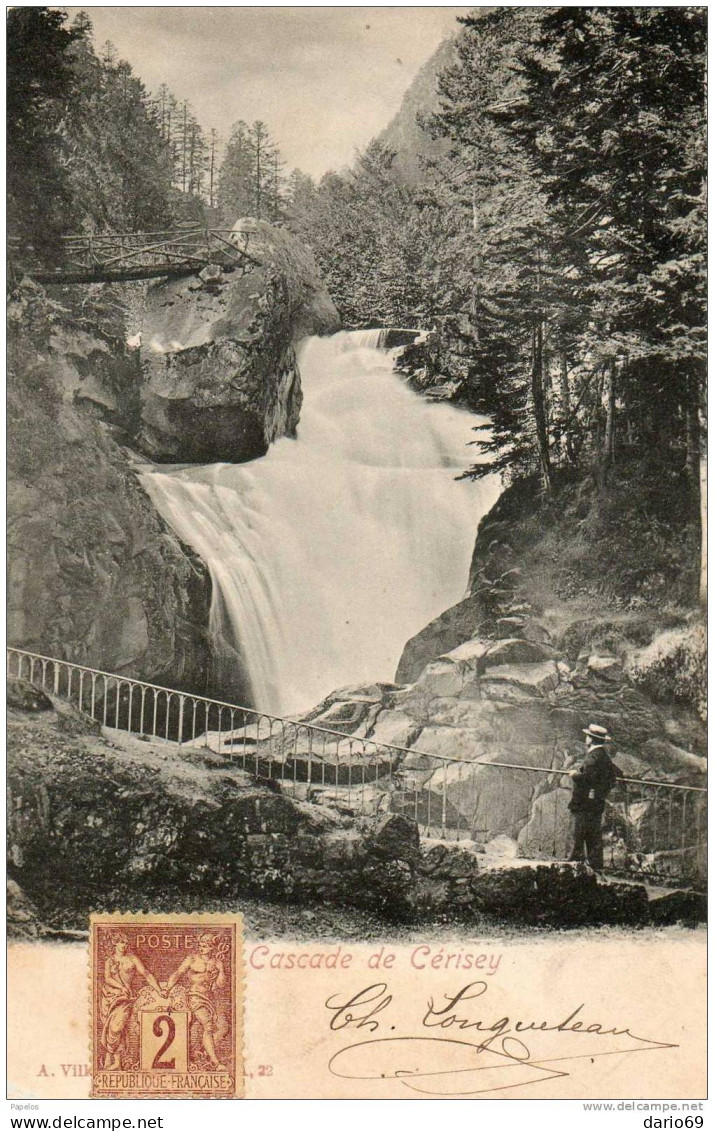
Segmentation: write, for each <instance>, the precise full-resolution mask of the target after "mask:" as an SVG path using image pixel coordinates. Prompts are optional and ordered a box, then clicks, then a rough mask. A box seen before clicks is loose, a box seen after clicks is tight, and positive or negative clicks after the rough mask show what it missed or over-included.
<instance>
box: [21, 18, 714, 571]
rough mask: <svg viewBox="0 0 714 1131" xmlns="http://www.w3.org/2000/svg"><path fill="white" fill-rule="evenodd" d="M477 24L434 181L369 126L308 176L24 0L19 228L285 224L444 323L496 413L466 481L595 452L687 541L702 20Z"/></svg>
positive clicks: (691, 510) (350, 305)
mask: <svg viewBox="0 0 714 1131" xmlns="http://www.w3.org/2000/svg"><path fill="white" fill-rule="evenodd" d="M460 22H461V24H462V25H463V26H462V29H461V31H460V33H459V35H458V37H457V39H456V41H455V44H454V47H453V50H451V49H450V51H449V57H450V58H455V60H456V61H455V62H454V63H451V64H449V63H447V65H446V66H445V67H444V69H443V70H442V71H441V73H440V77H439V83H438V97H437V98H436V100H435V104H434V105H433V106H432V107H430V108H429V110H428V112H426V113H425V114H424V116H423V119H422V121H421V127H422V129H423V130H424V131H425V132H426V134H428V136H429V138H430V139H431V140H432V141H433V142H435V143H438V144H437V145H436V147H435V146H434V145H432V146H431V148H430V152H431V154H432V156H426V157H424V158H423V159H422V162H421V166H422V167H421V172H420V173H419V175H417V176H414V175H410V176H406V175H405V173H404V167H403V166H404V162H400V161H399V160H395V156H396V155H395V152H394V150H392V149H390V148H389V147H388V146H386V145H385V144H384V143H382V142H379V141H373V142H372V143H371V144H370V145H369V146H367V148H366V149H365V150H364V152H362V153H361V154H360V155H359V156H358V157H357V159H356V161H355V163H354V165H353V167H352V168H351V169H348V170H343V171H340V172H329V173H327V174H326V175H325V176H324V177H323V178H322V180H321V181H320V182H319V184H316V183H315V182H314V181H313V180H312V179H311V178H310V177H308V176H306V175H304V174H303V173H301V172H300V171H299V170H294V171H293V172H292V173H290V174H289V175H288V176H286V174H285V165H284V161H283V159H282V157H281V155H280V153H279V150H278V148H277V146H276V145H275V143H274V141H273V140H272V139H271V137H270V133H269V130H268V127H267V126H266V125H265V123H264V122H262V121H256V122H254V123H252V124H249V123H247V122H245V121H242V120H239V121H237V122H236V124H235V125H234V127H233V129H232V132H231V136H230V137H229V138H228V139H225V140H224V142H223V143H222V144H221V141H220V139H218V137H217V134H216V131H215V130H210V131H208V132H206V131H205V130H204V129H202V127H201V126H200V125H199V124H198V122H197V121H196V119H195V117H194V115H193V113H192V111H191V108H190V106H189V105H188V103H187V102H185V101H183V102H182V101H181V100H180V99H177V98H176V97H174V95H173V94H172V93H171V92H170V91H169V90H168V89H167V88H166V87H162V88H160V89H159V90H158V91H157V92H155V93H153V94H152V93H149V92H147V90H146V89H145V87H144V85H143V84H142V82H141V81H140V80H139V79H138V78H137V77H136V76H135V75H134V74H133V73H132V70H131V67H130V66H129V64H128V63H126V62H124V61H122V60H120V59H118V58H117V56H116V51H115V50H114V49H113V48H112V46H111V44H106V45H104V47H102V48H101V49H100V50H99V51H96V50H95V48H94V47H93V45H92V34H91V33H92V29H91V23H90V21H89V19H88V18H87V17H86V15H84V14H81V15H80V16H78V17H77V18H76V19H75V20H74V21H73V22H72V23H71V24H69V25H68V24H67V20H66V17H65V15H64V14H63V13H62V12H60V11H56V10H52V9H43V8H15V9H12V10H11V11H10V13H9V20H8V62H9V70H10V74H11V82H10V84H9V90H8V128H9V160H8V189H9V211H8V215H9V229H10V234H11V235H14V236H16V237H19V239H20V241H21V242H22V243H23V244H24V245H25V246H27V245H28V244H29V245H31V246H32V247H33V248H34V249H35V250H34V254H36V255H38V256H40V257H42V258H44V259H51V258H52V256H53V255H56V254H57V248H58V243H59V241H58V237H59V236H61V235H62V234H65V233H67V232H68V231H77V230H84V231H92V230H96V231H101V230H107V229H109V230H111V229H115V230H116V229H118V230H141V229H150V228H160V227H163V226H168V225H171V224H174V223H176V222H177V221H182V220H192V221H200V222H212V223H219V224H232V223H233V222H234V220H235V219H236V217H237V216H239V215H245V214H249V215H254V216H258V217H263V218H265V219H269V220H272V221H273V222H277V223H282V224H286V225H287V226H288V227H290V228H291V229H292V230H293V231H295V232H296V233H298V234H300V235H302V236H303V237H304V238H305V240H306V242H308V243H309V244H310V245H311V246H312V248H313V250H314V251H315V254H316V257H317V259H318V263H319V265H320V268H321V271H322V273H323V276H324V278H325V280H326V282H327V286H328V289H329V290H330V293H331V294H332V296H333V298H334V300H335V303H336V304H337V307H338V309H339V311H340V313H341V315H342V318H343V320H344V323H345V325H347V326H357V327H358V326H380V325H381V326H388V325H393V326H394V325H396V326H420V327H426V328H430V329H432V330H434V334H433V335H432V336H431V338H430V341H429V342H428V344H427V345H426V346H422V347H421V348H420V349H417V350H414V351H412V353H411V355H410V354H409V353H407V355H406V356H405V360H404V365H405V367H406V369H407V372H408V373H409V374H410V375H411V376H412V377H414V375H415V374H416V375H418V377H419V379H420V380H421V381H422V382H424V381H426V382H429V381H431V382H433V383H437V384H438V383H439V382H442V383H445V382H449V383H450V385H451V387H452V388H453V389H454V390H456V393H455V395H456V397H457V399H458V400H460V401H461V402H462V403H464V404H465V405H467V406H468V407H469V408H471V409H473V410H475V411H477V412H479V413H482V414H483V415H485V416H487V417H488V419H489V421H490V425H489V435H488V438H487V442H486V445H485V458H484V459H481V460H480V462H477V463H474V465H473V466H472V467H471V468H469V469H467V471H466V474H468V475H471V476H479V475H482V474H486V473H488V472H490V471H493V470H498V471H500V472H502V473H503V475H504V477H505V481H506V482H509V481H513V480H515V479H519V478H524V477H529V476H534V475H535V476H537V477H538V479H539V481H540V485H541V490H542V492H543V494H544V495H545V496H546V497H548V496H550V495H551V494H552V493H553V492H554V491H556V490H557V487H558V484H559V483H560V482H562V481H563V480H566V481H567V480H569V479H572V477H573V476H574V475H575V476H577V475H579V474H581V473H582V472H583V470H587V471H588V472H592V471H594V473H595V475H596V478H597V481H598V483H599V484H600V485H603V484H604V483H605V482H606V480H607V479H608V477H609V478H610V479H611V480H612V472H613V469H614V468H615V467H617V468H618V475H623V474H626V473H627V469H630V470H631V469H633V468H635V469H637V471H636V475H637V476H639V477H640V480H641V479H642V475H643V474H644V471H643V470H642V469H645V471H646V470H647V468H650V467H653V468H654V470H655V473H656V474H655V476H654V478H652V479H651V480H650V481H649V482H648V483H647V484H645V485H644V486H643V484H642V482H639V484H638V485H637V490H636V491H635V495H637V497H641V495H642V491H643V490H644V492H645V495H646V503H645V504H643V505H644V506H645V509H646V510H647V512H648V513H651V515H652V516H653V523H654V527H655V528H656V527H657V526H658V524H659V526H660V527H661V528H662V533H661V537H660V538H659V542H660V543H661V545H660V546H659V548H658V550H657V552H658V553H660V556H661V555H662V554H664V555H665V556H666V553H667V552H668V551H667V549H666V547H667V545H668V544H670V543H671V541H672V534H671V525H672V524H671V520H672V515H673V514H675V513H676V514H677V515H679V516H681V520H682V522H686V523H689V524H690V526H691V527H692V528H694V527H698V526H699V512H700V503H701V489H700V461H701V457H702V453H703V450H704V444H705V439H704V435H703V429H704V412H705V406H704V397H705V375H706V368H705V337H704V333H705V331H704V326H705V317H704V311H705V238H706V227H705V198H704V174H705V144H706V143H705V128H704V109H705V104H704V69H705V50H706V13H705V11H704V9H702V8H697V7H677V8H656V7H646V8H635V7H619V8H612V7H610V8H588V7H578V8H517V7H516V8H501V9H492V10H489V11H487V12H486V13H485V14H484V13H481V12H476V13H474V14H473V15H470V16H467V17H465V18H463V19H462V20H461V21H460ZM427 149H428V147H427ZM435 152H438V156H437V157H434V156H433V154H434V153H435ZM481 450H482V452H483V449H481ZM658 537H659V536H658ZM662 576H666V571H665V573H664V574H663V575H662Z"/></svg>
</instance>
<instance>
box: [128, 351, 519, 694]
mask: <svg viewBox="0 0 714 1131" xmlns="http://www.w3.org/2000/svg"><path fill="white" fill-rule="evenodd" d="M378 342H379V331H369V330H366V331H353V332H343V333H340V334H335V335H334V336H333V337H331V338H309V339H307V340H306V341H305V342H303V344H302V346H301V348H300V353H299V364H300V373H301V377H302V385H303V393H304V402H303V407H302V415H301V419H300V424H299V426H298V435H297V439H287V438H283V439H281V440H279V441H278V442H277V443H275V444H273V445H272V446H271V448H270V450H269V451H268V453H267V455H265V456H263V457H262V458H261V459H257V460H253V461H252V462H250V463H244V464H224V463H221V464H212V465H210V466H205V467H196V466H194V467H189V468H186V467H181V468H167V467H158V466H157V467H155V468H153V469H152V470H151V471H149V472H147V473H146V474H145V475H144V476H143V482H144V484H145V486H146V487H147V489H148V491H149V493H150V495H151V497H152V499H153V500H154V502H155V504H156V506H157V507H158V509H159V510H160V512H161V513H162V514H163V515H164V517H165V518H166V519H167V521H168V522H169V523H170V524H171V526H172V527H173V528H174V529H175V530H176V532H177V533H178V534H179V536H180V537H181V538H182V539H183V540H184V541H185V542H188V543H189V544H190V545H192V546H193V547H194V548H195V549H196V551H197V552H198V554H199V555H200V556H201V558H202V559H203V561H204V562H205V563H206V564H207V566H208V568H209V569H210V572H211V577H212V580H213V590H214V594H213V603H212V608H211V623H210V629H211V634H212V637H213V643H214V649H215V650H216V652H217V653H218V655H219V663H218V668H217V671H215V672H214V673H213V678H212V685H213V687H214V693H215V689H216V688H217V687H220V690H221V694H222V695H223V696H224V697H226V698H230V699H232V700H235V699H236V698H239V696H242V697H243V698H245V697H246V695H248V694H250V695H251V696H252V700H253V703H254V705H256V706H258V707H259V708H260V709H261V710H265V711H270V712H272V713H275V714H289V713H294V712H297V711H300V710H305V709H307V708H308V707H310V706H313V705H314V704H315V703H317V702H318V701H319V700H320V699H322V698H323V697H324V696H325V695H326V694H327V693H328V692H329V691H331V690H333V689H335V688H338V687H341V686H344V685H347V684H355V683H359V682H363V681H366V680H369V681H374V680H383V681H391V680H393V679H394V674H395V671H396V667H397V663H398V661H399V657H400V655H401V652H402V649H403V647H404V644H405V643H406V641H407V640H408V639H409V637H411V636H413V635H414V634H415V633H416V632H418V631H419V630H420V629H422V628H423V627H424V626H425V625H426V624H427V623H428V622H429V621H430V620H432V619H433V618H434V617H435V616H437V615H438V614H439V613H441V612H443V610H444V609H446V608H448V607H449V606H450V605H452V604H454V603H455V602H456V601H458V600H460V599H461V598H462V597H463V596H464V595H465V591H466V584H467V579H468V570H469V563H470V559H471V553H472V550H473V544H474V538H475V533H476V526H477V524H478V520H479V519H480V518H481V516H482V515H483V514H484V513H485V512H486V511H487V510H488V509H489V508H490V507H491V506H492V505H493V503H494V502H495V500H496V498H497V496H498V493H499V489H500V488H499V484H498V482H497V480H496V479H495V477H489V478H488V479H487V480H482V481H480V482H468V481H461V482H457V481H456V480H455V476H456V475H457V474H458V473H459V471H461V470H463V468H464V467H465V466H467V464H468V463H469V462H470V460H471V459H472V458H473V455H474V450H473V448H470V449H468V448H466V446H465V445H466V443H467V442H468V441H470V440H473V439H474V433H473V431H472V429H473V427H474V425H475V424H477V423H478V420H477V419H476V418H475V417H474V416H473V415H471V414H468V413H465V412H462V411H459V410H458V409H455V408H454V407H453V406H451V405H446V404H436V403H429V402H428V401H426V400H425V399H424V398H423V397H420V396H419V395H418V394H416V393H414V392H413V391H412V390H410V389H409V388H408V387H407V386H406V385H405V383H404V381H403V379H402V378H400V377H399V376H397V375H396V374H395V373H394V371H393V358H392V357H391V355H390V354H389V353H387V352H385V351H383V350H379V349H378V348H377V346H378ZM220 657H222V660H221V659H220ZM236 657H238V658H239V659H238V663H239V664H240V665H244V666H245V667H247V669H248V672H249V677H250V688H247V687H246V686H245V685H242V686H241V685H240V683H239V681H237V680H236V679H235V678H233V682H231V681H232V674H231V673H235V671H236V666H237V664H236ZM231 692H233V694H231Z"/></svg>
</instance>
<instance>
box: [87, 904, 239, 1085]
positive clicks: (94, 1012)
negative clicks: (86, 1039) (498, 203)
mask: <svg viewBox="0 0 714 1131" xmlns="http://www.w3.org/2000/svg"><path fill="white" fill-rule="evenodd" d="M90 955H91V974H90V976H91V1003H90V1008H91V1018H90V1020H91V1032H92V1092H91V1094H92V1096H94V1097H96V1098H113V1099H121V1098H127V1099H131V1098H139V1097H143V1098H147V1097H175V1098H178V1097H184V1096H186V1097H189V1096H194V1097H196V1098H203V1099H210V1098H216V1099H227V1098H239V1097H241V1096H242V1095H243V932H242V921H241V918H240V916H238V915H204V914H186V915H168V914H167V915H141V914H111V915H92V916H91V917H90Z"/></svg>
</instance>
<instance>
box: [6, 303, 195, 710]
mask: <svg viewBox="0 0 714 1131" xmlns="http://www.w3.org/2000/svg"><path fill="white" fill-rule="evenodd" d="M84 300H85V301H87V296H86V295H85V296H84ZM8 345H9V360H10V364H9V373H8V426H9V436H8V471H9V487H8V514H9V523H8V551H9V564H8V640H9V642H10V643H11V644H13V645H16V646H18V647H21V648H25V649H27V650H29V651H36V652H42V653H44V654H46V655H47V654H49V655H53V656H58V657H60V658H62V657H66V658H68V659H69V658H71V659H72V660H74V661H76V662H77V663H80V664H85V665H87V666H90V667H95V668H100V669H104V670H109V671H117V672H126V673H127V674H131V675H135V676H139V677H143V678H145V679H149V680H151V681H153V682H158V683H166V682H169V683H170V684H171V685H172V686H180V687H182V688H187V689H188V688H190V689H192V690H194V691H200V690H202V689H203V688H204V686H205V673H206V671H207V667H208V647H207V640H206V626H207V624H208V611H209V606H210V591H211V585H210V579H209V576H208V572H207V570H206V569H205V567H204V566H203V564H202V563H201V562H200V561H199V560H198V559H197V558H196V556H195V555H194V554H193V552H192V551H191V550H189V549H188V548H187V547H185V546H184V545H183V544H182V543H181V542H180V541H179V539H178V538H177V537H176V535H175V534H173V533H172V532H171V531H170V530H169V529H168V528H167V526H166V524H165V523H164V522H163V520H162V519H161V518H160V517H159V515H158V514H157V513H156V511H155V510H154V508H153V506H152V504H151V502H150V500H149V498H148V497H147V495H146V494H145V493H144V491H143V490H142V488H141V487H140V486H139V483H138V481H137V479H136V476H135V475H134V473H133V471H132V469H131V464H130V462H129V459H128V457H127V453H126V450H125V448H124V447H123V446H121V445H122V444H123V443H124V442H125V441H126V438H127V435H126V431H124V430H123V426H126V424H127V422H129V421H130V420H131V418H132V412H133V405H134V403H135V394H136V389H137V384H138V371H137V368H136V364H135V360H134V358H133V356H132V354H131V353H129V352H128V351H127V350H126V349H125V347H124V344H123V339H122V338H121V337H120V336H119V333H118V332H117V334H116V335H115V336H111V335H109V334H106V333H105V334H104V335H102V334H99V333H98V332H95V331H93V330H92V329H91V327H90V326H89V325H86V326H85V325H83V324H82V321H81V317H80V316H79V314H78V313H77V312H76V311H72V310H71V309H69V308H68V307H67V306H64V305H63V306H59V305H57V304H55V303H53V302H51V301H50V300H48V298H47V296H46V295H45V294H44V292H42V291H41V290H40V289H39V288H34V287H32V286H29V287H27V286H25V287H23V288H21V292H20V294H19V295H18V296H16V298H15V300H14V301H13V302H12V303H11V306H10V320H9V341H8Z"/></svg>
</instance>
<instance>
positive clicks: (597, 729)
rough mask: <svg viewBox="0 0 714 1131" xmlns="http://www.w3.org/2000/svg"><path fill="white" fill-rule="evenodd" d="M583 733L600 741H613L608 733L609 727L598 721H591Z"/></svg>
mask: <svg viewBox="0 0 714 1131" xmlns="http://www.w3.org/2000/svg"><path fill="white" fill-rule="evenodd" d="M583 734H589V735H590V737H591V738H595V739H597V741H598V742H612V739H611V737H610V735H609V734H608V733H607V727H601V726H598V724H597V723H590V724H589V725H588V726H587V727H585V729H584V730H583Z"/></svg>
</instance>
